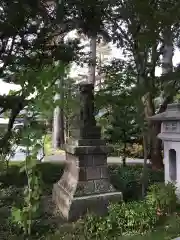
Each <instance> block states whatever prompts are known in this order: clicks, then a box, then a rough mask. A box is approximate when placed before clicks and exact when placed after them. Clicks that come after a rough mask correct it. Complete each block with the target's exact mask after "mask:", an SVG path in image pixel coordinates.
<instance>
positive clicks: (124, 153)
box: [122, 143, 126, 167]
mask: <svg viewBox="0 0 180 240" xmlns="http://www.w3.org/2000/svg"><path fill="white" fill-rule="evenodd" d="M122 163H123V167H125V166H126V143H124V147H123V156H122Z"/></svg>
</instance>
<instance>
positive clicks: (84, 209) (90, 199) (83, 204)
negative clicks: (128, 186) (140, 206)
mask: <svg viewBox="0 0 180 240" xmlns="http://www.w3.org/2000/svg"><path fill="white" fill-rule="evenodd" d="M54 188H56V193H57V192H58V193H59V196H60V195H61V197H62V194H63V189H62V188H61V186H60V185H58V184H55V186H54ZM121 202H122V193H121V192H116V191H113V192H107V193H99V194H91V195H85V196H78V197H74V198H73V199H72V202H71V206H70V210H69V214H68V215H69V216H68V219H64V218H63V217H62V221H63V222H73V221H77V220H78V219H80V218H81V217H83V216H85V215H86V214H88V213H94V214H96V215H98V216H103V215H106V214H107V212H108V206H109V204H110V203H121ZM55 215H59V216H60V215H61V213H60V212H59V211H58V208H56V210H55Z"/></svg>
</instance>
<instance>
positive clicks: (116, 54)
mask: <svg viewBox="0 0 180 240" xmlns="http://www.w3.org/2000/svg"><path fill="white" fill-rule="evenodd" d="M111 49H112V51H111V57H112V58H122V52H121V51H120V50H119V49H117V48H116V47H115V46H113V45H112V46H111ZM178 63H180V50H178V49H175V52H174V56H173V65H174V66H176V65H177V64H178ZM79 73H81V74H85V73H87V68H83V69H82V68H80V67H77V66H73V67H72V70H71V76H72V77H76V76H78V74H79ZM156 75H157V76H160V75H161V68H159V67H158V68H156ZM19 89H20V87H19V86H17V85H14V84H8V83H5V82H3V81H2V80H0V94H1V95H2V94H8V92H9V91H10V90H19Z"/></svg>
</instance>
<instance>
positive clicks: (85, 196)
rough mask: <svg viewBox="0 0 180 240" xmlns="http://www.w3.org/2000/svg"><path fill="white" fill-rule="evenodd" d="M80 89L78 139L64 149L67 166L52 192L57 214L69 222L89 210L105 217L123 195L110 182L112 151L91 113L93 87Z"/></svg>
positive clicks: (85, 86)
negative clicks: (109, 167) (110, 206)
mask: <svg viewBox="0 0 180 240" xmlns="http://www.w3.org/2000/svg"><path fill="white" fill-rule="evenodd" d="M88 86H89V87H88ZM80 90H81V101H84V103H82V106H81V111H80V126H79V129H77V131H76V135H75V134H74V136H78V138H77V139H75V138H74V136H73V137H72V138H71V139H70V140H69V142H68V144H66V146H65V151H66V157H67V166H66V169H65V171H64V174H63V176H62V178H61V179H60V180H59V182H58V183H56V184H54V189H53V199H54V202H55V203H56V207H57V210H56V212H57V213H59V214H61V215H62V217H63V218H64V219H66V220H70V221H71V220H75V219H78V218H79V217H81V216H82V215H84V214H86V213H87V212H88V211H92V212H95V213H97V214H98V213H99V214H105V213H106V212H107V206H108V204H109V202H110V201H121V200H122V194H121V193H120V192H116V191H115V189H114V188H113V186H112V185H111V184H110V181H109V177H108V170H107V154H108V153H109V150H110V149H109V148H108V147H107V146H106V143H105V141H104V140H101V139H100V133H101V128H100V127H98V126H96V122H95V118H94V112H92V111H94V110H93V109H94V102H93V101H94V100H93V99H94V98H93V94H92V91H93V86H92V85H91V84H83V86H81V88H80ZM82 99H83V100H82ZM74 133H75V131H74ZM72 184H73V185H72ZM71 185H72V187H71Z"/></svg>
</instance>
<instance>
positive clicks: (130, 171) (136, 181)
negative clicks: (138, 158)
mask: <svg viewBox="0 0 180 240" xmlns="http://www.w3.org/2000/svg"><path fill="white" fill-rule="evenodd" d="M109 173H110V179H111V183H112V184H113V186H114V187H115V188H116V189H117V190H119V191H122V193H123V199H124V200H125V201H132V200H138V199H140V198H141V188H142V184H141V175H142V166H141V165H136V166H126V167H123V166H118V167H117V166H115V167H114V166H113V167H109ZM163 181H164V172H163V171H162V170H157V171H155V170H152V169H151V168H150V167H149V168H148V185H151V184H153V183H157V182H163Z"/></svg>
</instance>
